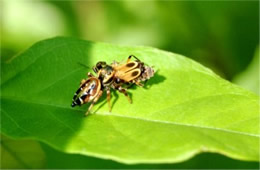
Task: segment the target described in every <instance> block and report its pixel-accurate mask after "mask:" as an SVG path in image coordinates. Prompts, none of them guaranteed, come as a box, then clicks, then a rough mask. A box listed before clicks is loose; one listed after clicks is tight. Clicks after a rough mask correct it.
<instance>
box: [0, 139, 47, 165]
mask: <svg viewBox="0 0 260 170" xmlns="http://www.w3.org/2000/svg"><path fill="white" fill-rule="evenodd" d="M0 151H1V164H0V168H3V169H18V168H24V169H28V168H43V165H44V163H45V154H44V152H43V150H42V148H41V145H40V144H39V143H38V142H36V141H33V140H13V139H10V138H8V137H6V136H3V135H1V147H0Z"/></svg>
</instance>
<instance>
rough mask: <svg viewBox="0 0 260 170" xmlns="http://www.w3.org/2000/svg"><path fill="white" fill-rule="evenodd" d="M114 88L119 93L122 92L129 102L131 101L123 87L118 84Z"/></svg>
mask: <svg viewBox="0 0 260 170" xmlns="http://www.w3.org/2000/svg"><path fill="white" fill-rule="evenodd" d="M116 89H117V90H118V91H119V92H120V93H123V94H124V95H125V97H126V98H127V99H128V101H129V103H132V100H131V99H130V97H129V96H128V94H127V90H126V89H124V88H123V87H121V86H119V87H116Z"/></svg>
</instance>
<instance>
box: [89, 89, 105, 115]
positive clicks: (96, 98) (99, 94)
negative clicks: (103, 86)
mask: <svg viewBox="0 0 260 170" xmlns="http://www.w3.org/2000/svg"><path fill="white" fill-rule="evenodd" d="M102 93H103V91H101V90H100V92H99V93H98V95H97V96H96V97H95V98H94V100H93V101H92V103H91V105H90V106H89V108H88V111H87V112H86V113H85V116H87V115H88V114H89V112H90V110H91V109H92V107H93V106H94V104H95V103H96V102H97V101H98V99H99V98H100V97H101V96H102Z"/></svg>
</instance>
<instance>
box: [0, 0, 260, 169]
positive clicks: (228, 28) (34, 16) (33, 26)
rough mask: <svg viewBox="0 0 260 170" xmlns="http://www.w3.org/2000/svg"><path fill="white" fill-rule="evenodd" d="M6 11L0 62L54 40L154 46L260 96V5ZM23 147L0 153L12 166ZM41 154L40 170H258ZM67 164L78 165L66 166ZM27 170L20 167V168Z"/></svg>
mask: <svg viewBox="0 0 260 170" xmlns="http://www.w3.org/2000/svg"><path fill="white" fill-rule="evenodd" d="M0 6H1V14H0V15H1V57H12V56H14V55H17V54H18V53H20V52H22V51H23V50H25V49H27V48H28V47H30V46H31V45H32V44H34V43H35V42H37V41H40V40H43V39H46V38H51V37H54V36H72V37H78V38H81V39H86V40H92V41H103V42H108V43H116V44H124V45H145V46H152V47H156V48H160V49H163V50H166V51H171V52H174V53H179V54H182V55H184V56H187V57H190V58H192V59H194V60H196V61H198V62H200V63H201V64H203V65H205V66H207V67H209V68H210V69H212V70H213V71H215V72H216V73H217V74H218V75H220V76H221V77H223V78H225V79H227V80H229V81H232V82H234V83H236V84H238V85H240V86H243V87H244V88H247V89H248V90H251V91H252V92H254V93H256V94H259V1H246V0H245V1H147V0H145V1H123V0H122V1H51V0H45V1H40V0H30V1H29V0H2V1H1V5H0ZM8 141H10V139H9V140H8ZM1 142H3V139H1ZM15 142H17V141H15ZM7 143H8V142H7ZM25 145H26V144H25ZM1 146H3V145H2V143H1ZM5 146H7V145H5ZM17 146H19V144H17V145H14V146H13V145H11V146H10V147H9V150H11V152H7V151H6V148H5V149H2V148H1V153H2V154H3V153H12V154H11V156H10V157H11V158H12V157H13V156H15V155H16V154H17V152H16V147H17ZM23 146H24V145H23ZM7 148H8V147H7ZM39 148H40V150H43V153H41V155H44V156H43V158H42V159H40V161H39V160H38V161H39V162H41V163H39V164H37V163H36V165H37V166H38V168H40V167H48V168H51V167H54V168H65V167H69V168H73V167H75V168H76V167H78V168H84V167H85V168H95V167H98V168H120V167H123V168H192V167H194V168H257V167H259V165H258V163H256V162H253V163H250V162H241V161H235V160H231V159H229V158H226V157H224V156H220V155H217V154H202V155H199V156H197V157H195V158H193V159H192V160H189V161H187V162H184V163H180V164H166V165H136V166H126V165H121V164H117V163H115V162H113V161H102V160H100V159H94V158H87V157H83V156H79V155H67V154H63V153H60V152H57V151H55V150H53V149H52V148H50V147H48V146H46V145H44V144H41V145H39V147H38V149H39ZM35 154H38V155H39V152H36V153H35ZM7 155H8V154H7ZM54 155H58V156H54ZM18 157H20V156H19V154H18ZM22 157H24V156H22ZM6 158H7V157H2V162H4V161H5V162H9V163H7V164H6V165H5V166H11V165H12V164H13V165H14V163H10V162H14V161H15V160H16V159H14V160H11V161H10V159H11V158H10V159H9V157H8V161H6V160H4V159H6ZM25 158H26V157H25ZM23 159H24V158H23ZM63 159H64V160H66V159H67V160H73V161H70V162H66V163H64V161H63ZM16 161H17V160H16ZM26 161H27V160H26ZM26 161H25V160H22V162H25V164H26ZM55 162H57V165H56V163H55ZM82 162H87V163H85V164H84V165H83V164H82ZM90 162H91V163H90ZM93 162H94V163H93ZM95 162H96V164H95ZM205 162H206V163H205ZM29 164H30V163H29ZM63 164H64V165H63ZM100 164H103V165H104V166H100ZM15 165H16V164H15ZM65 165H66V166H65ZM81 165H82V166H81ZM23 166H24V165H23V164H20V163H19V161H18V163H17V166H16V168H19V167H23ZM37 166H36V167H37Z"/></svg>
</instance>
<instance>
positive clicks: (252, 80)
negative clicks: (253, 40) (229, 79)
mask: <svg viewBox="0 0 260 170" xmlns="http://www.w3.org/2000/svg"><path fill="white" fill-rule="evenodd" d="M259 50H260V49H259V47H258V48H257V49H256V52H255V55H254V58H253V60H252V61H251V63H250V64H249V66H248V67H247V69H246V70H245V71H244V72H242V73H240V74H238V75H237V76H236V77H235V78H234V80H233V82H234V83H236V84H238V85H240V86H242V87H244V88H245V89H248V90H250V91H252V92H254V93H255V94H258V95H260V91H259V85H260V83H259V82H260V80H259V79H260V78H259Z"/></svg>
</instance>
